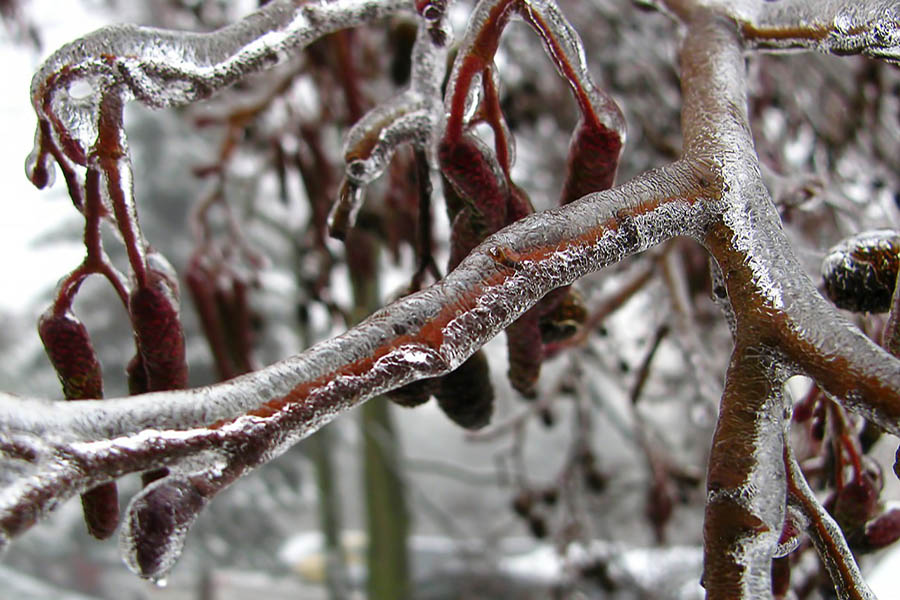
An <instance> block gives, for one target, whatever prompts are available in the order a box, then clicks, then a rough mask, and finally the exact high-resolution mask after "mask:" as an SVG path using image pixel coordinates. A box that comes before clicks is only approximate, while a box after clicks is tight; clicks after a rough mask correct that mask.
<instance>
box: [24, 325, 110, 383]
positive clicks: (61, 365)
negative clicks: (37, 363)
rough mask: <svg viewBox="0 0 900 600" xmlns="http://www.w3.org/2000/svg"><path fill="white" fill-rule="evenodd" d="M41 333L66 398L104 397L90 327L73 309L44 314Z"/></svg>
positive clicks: (39, 328) (39, 331) (40, 327)
mask: <svg viewBox="0 0 900 600" xmlns="http://www.w3.org/2000/svg"><path fill="white" fill-rule="evenodd" d="M38 334H39V335H40V336H41V341H42V342H43V344H44V348H45V350H46V352H47V356H48V358H49V359H50V362H51V364H52V365H53V368H54V369H56V374H57V376H58V377H59V381H60V383H61V384H62V387H63V393H64V394H65V397H66V399H67V400H86V399H88V398H102V397H103V374H102V371H101V368H100V361H98V360H97V355H96V353H95V352H94V347H93V345H92V344H91V338H90V336H89V335H88V332H87V328H85V326H84V324H83V323H82V322H81V321H79V320H78V319H77V318H76V317H75V315H73V314H72V313H70V312H66V313H62V314H55V313H54V312H52V310H51V311H48V312H46V313H44V315H43V316H41V319H40V322H39V323H38Z"/></svg>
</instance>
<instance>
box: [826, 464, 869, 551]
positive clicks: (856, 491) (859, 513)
mask: <svg viewBox="0 0 900 600" xmlns="http://www.w3.org/2000/svg"><path fill="white" fill-rule="evenodd" d="M879 491H880V490H879V489H878V486H877V484H876V482H875V480H874V478H873V477H872V476H871V475H869V474H868V473H865V472H863V473H861V474H860V475H857V476H856V477H854V478H853V479H852V480H851V481H850V482H849V483H847V484H846V485H845V486H844V487H843V488H841V489H840V490H839V491H838V493H837V495H836V496H835V499H834V508H833V509H832V514H833V516H834V519H835V521H837V522H838V524H839V525H840V526H841V529H843V530H844V533H845V534H846V535H847V536H849V537H856V535H855V534H856V533H857V532H859V531H861V530H862V528H863V527H864V526H865V524H866V522H867V521H868V520H869V519H871V518H872V516H873V515H874V514H875V511H876V510H877V509H878V494H879Z"/></svg>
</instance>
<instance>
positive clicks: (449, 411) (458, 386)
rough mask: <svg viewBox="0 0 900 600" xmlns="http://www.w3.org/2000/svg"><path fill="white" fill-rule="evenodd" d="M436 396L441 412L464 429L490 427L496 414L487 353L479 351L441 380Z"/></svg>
mask: <svg viewBox="0 0 900 600" xmlns="http://www.w3.org/2000/svg"><path fill="white" fill-rule="evenodd" d="M435 396H437V401H438V405H439V406H440V407H441V410H443V411H444V413H445V414H446V415H447V416H448V417H449V418H450V419H451V420H452V421H453V422H454V423H456V424H457V425H459V426H460V427H465V428H466V429H480V428H482V427H484V426H485V425H487V424H488V423H489V422H490V420H491V415H492V414H493V412H494V388H493V386H492V385H491V374H490V367H488V362H487V358H486V357H485V355H484V352H482V351H481V350H479V351H478V352H476V353H475V354H473V355H472V356H471V357H469V359H468V360H467V361H466V362H464V363H463V364H461V365H460V366H459V367H457V369H456V370H454V371H451V372H450V373H448V374H447V375H444V376H443V377H441V378H440V387H439V388H438V389H437V391H436V392H435Z"/></svg>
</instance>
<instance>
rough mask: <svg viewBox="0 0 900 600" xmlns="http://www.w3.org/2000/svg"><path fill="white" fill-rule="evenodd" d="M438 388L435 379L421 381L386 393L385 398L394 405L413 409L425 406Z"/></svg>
mask: <svg viewBox="0 0 900 600" xmlns="http://www.w3.org/2000/svg"><path fill="white" fill-rule="evenodd" d="M437 386H438V381H437V380H436V379H421V380H419V381H414V382H412V383H410V384H407V385H404V386H403V387H401V388H397V389H396V390H391V391H390V392H387V393H386V394H385V396H386V397H387V399H388V400H390V401H391V402H393V403H394V404H399V405H400V406H405V407H407V408H414V407H416V406H419V405H422V404H425V403H426V402H428V400H429V399H430V398H431V394H432V393H433V392H434V390H435V388H436V387H437Z"/></svg>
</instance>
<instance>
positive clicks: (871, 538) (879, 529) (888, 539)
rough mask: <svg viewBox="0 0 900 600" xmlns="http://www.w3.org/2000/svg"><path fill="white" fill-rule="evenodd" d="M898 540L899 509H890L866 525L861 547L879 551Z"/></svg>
mask: <svg viewBox="0 0 900 600" xmlns="http://www.w3.org/2000/svg"><path fill="white" fill-rule="evenodd" d="M898 539H900V508H892V509H891V510H889V511H887V512H886V513H884V514H882V515H880V516H878V517H877V518H875V519H873V520H871V521H869V522H868V523H867V524H866V530H865V534H864V536H863V540H862V543H861V546H862V547H863V548H864V549H866V550H879V549H881V548H884V547H885V546H889V545H891V544H893V543H894V542H896V541H897V540H898Z"/></svg>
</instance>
